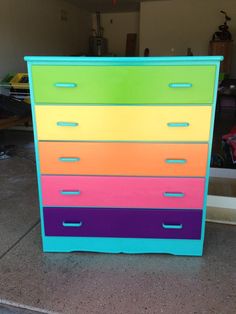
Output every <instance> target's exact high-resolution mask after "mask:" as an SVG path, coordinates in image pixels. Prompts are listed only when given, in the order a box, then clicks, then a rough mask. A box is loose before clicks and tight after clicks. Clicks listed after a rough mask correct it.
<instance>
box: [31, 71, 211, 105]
mask: <svg viewBox="0 0 236 314" xmlns="http://www.w3.org/2000/svg"><path fill="white" fill-rule="evenodd" d="M215 74H216V67H215V66H214V65H212V66H211V65H209V66H196V65H195V66H63V65H62V66H58V65H57V66H50V65H49V66H43V65H42V66H38V65H33V66H32V78H33V86H34V101H35V103H36V104H212V103H213V97H214V84H215Z"/></svg>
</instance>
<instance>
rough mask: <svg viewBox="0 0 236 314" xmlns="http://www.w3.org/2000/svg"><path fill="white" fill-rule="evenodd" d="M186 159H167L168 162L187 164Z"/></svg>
mask: <svg viewBox="0 0 236 314" xmlns="http://www.w3.org/2000/svg"><path fill="white" fill-rule="evenodd" d="M186 162H187V160H186V159H166V163H167V164H186Z"/></svg>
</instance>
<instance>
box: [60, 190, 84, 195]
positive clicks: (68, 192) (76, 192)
mask: <svg viewBox="0 0 236 314" xmlns="http://www.w3.org/2000/svg"><path fill="white" fill-rule="evenodd" d="M60 193H61V195H80V191H79V190H77V191H69V190H68V191H67V190H62V191H60Z"/></svg>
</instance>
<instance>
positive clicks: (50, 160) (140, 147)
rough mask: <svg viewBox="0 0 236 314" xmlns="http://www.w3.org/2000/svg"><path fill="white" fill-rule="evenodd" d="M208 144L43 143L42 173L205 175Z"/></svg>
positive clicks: (40, 147)
mask: <svg viewBox="0 0 236 314" xmlns="http://www.w3.org/2000/svg"><path fill="white" fill-rule="evenodd" d="M207 153H208V145H207V144H161V143H112V142H106V143H104V142H100V143H98V142H39V159H40V170H41V173H42V174H67V175H70V174H72V175H73V174H74V175H122V176H181V177H185V176H202V177H203V176H205V175H206V165H207Z"/></svg>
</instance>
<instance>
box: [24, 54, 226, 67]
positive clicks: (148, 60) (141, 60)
mask: <svg viewBox="0 0 236 314" xmlns="http://www.w3.org/2000/svg"><path fill="white" fill-rule="evenodd" d="M24 60H25V61H28V62H36V63H45V62H50V63H54V62H55V63H56V62H63V63H70V62H72V63H74V62H78V63H83V62H86V63H88V62H91V63H97V64H99V63H102V64H104V63H108V64H109V63H122V64H132V63H138V64H140V65H141V64H155V63H156V64H161V63H166V62H168V63H175V62H219V61H222V60H223V56H193V57H192V56H174V57H84V56H83V57H61V56H26V57H25V58H24Z"/></svg>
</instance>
